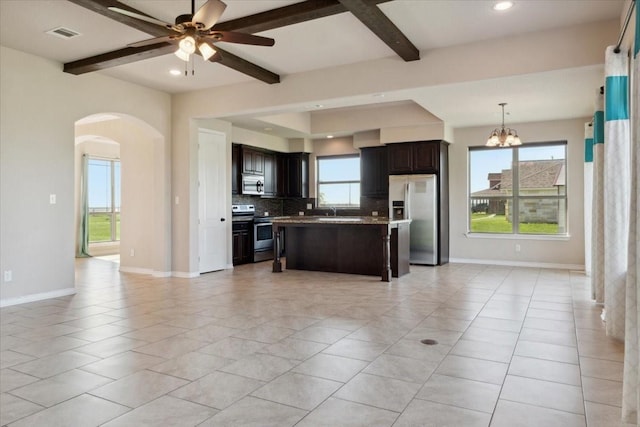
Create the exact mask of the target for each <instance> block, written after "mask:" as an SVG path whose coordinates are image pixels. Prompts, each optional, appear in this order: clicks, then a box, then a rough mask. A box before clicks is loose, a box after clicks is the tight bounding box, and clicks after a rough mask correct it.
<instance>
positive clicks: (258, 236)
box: [231, 205, 273, 264]
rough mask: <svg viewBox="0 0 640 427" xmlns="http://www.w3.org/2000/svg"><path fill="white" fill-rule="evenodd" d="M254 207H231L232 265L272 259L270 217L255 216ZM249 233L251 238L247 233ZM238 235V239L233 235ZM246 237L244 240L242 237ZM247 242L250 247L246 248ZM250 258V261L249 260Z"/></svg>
mask: <svg viewBox="0 0 640 427" xmlns="http://www.w3.org/2000/svg"><path fill="white" fill-rule="evenodd" d="M255 212H256V209H255V206H254V205H232V206H231V213H232V222H233V226H232V229H233V231H234V245H237V246H238V247H234V249H233V252H234V260H236V261H237V262H234V264H236V263H237V264H241V263H243V262H259V261H267V260H270V259H273V230H272V225H271V218H270V217H258V216H255ZM248 231H251V233H250V234H251V237H250V238H249V236H247V232H248ZM236 233H237V234H238V236H239V237H238V239H236V238H235V234H236ZM244 236H246V239H242V237H244ZM247 240H249V241H250V242H251V247H250V248H246V247H245V246H247V243H248V242H247ZM249 258H251V259H249Z"/></svg>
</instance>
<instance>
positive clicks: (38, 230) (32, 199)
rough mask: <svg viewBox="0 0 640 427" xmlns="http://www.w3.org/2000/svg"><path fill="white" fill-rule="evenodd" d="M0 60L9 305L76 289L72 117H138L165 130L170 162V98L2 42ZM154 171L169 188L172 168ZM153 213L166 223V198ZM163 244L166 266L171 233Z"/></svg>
mask: <svg viewBox="0 0 640 427" xmlns="http://www.w3.org/2000/svg"><path fill="white" fill-rule="evenodd" d="M0 64H2V72H1V73H0V94H1V95H2V96H0V162H1V167H0V230H2V231H1V233H0V271H8V270H10V271H12V273H13V280H12V281H11V282H9V283H5V282H4V280H3V282H2V284H1V286H0V304H2V305H5V304H11V303H16V302H21V301H27V300H30V299H34V298H35V299H38V298H43V297H53V296H58V295H63V294H69V293H72V292H74V281H75V278H74V266H75V264H74V263H75V258H74V256H75V220H74V219H75V212H74V193H75V192H74V170H75V164H74V145H75V144H74V138H75V135H74V123H75V122H76V121H77V120H78V119H80V118H83V117H86V116H88V115H91V114H96V113H102V112H110V113H121V114H128V115H131V116H135V117H139V118H140V119H141V120H143V121H144V122H146V123H148V124H149V125H150V126H152V127H153V128H155V129H157V131H158V132H159V134H160V135H162V136H163V139H164V142H165V143H164V144H163V147H162V149H161V153H158V155H159V156H161V157H162V159H159V160H158V161H159V162H160V163H161V164H164V165H165V166H167V165H168V163H166V162H168V157H167V153H168V147H169V144H168V142H169V141H170V140H169V133H170V128H171V110H170V103H171V98H170V96H169V95H167V94H165V93H162V92H159V91H155V90H151V89H147V88H144V87H141V86H137V85H134V84H130V83H125V82H122V81H119V80H116V79H113V78H109V77H104V76H101V75H99V74H88V75H83V76H73V75H70V74H65V73H62V72H61V65H60V64H59V63H56V62H53V61H48V60H45V59H42V58H38V57H35V56H33V55H29V54H25V53H21V52H18V51H16V50H13V49H8V48H5V47H1V46H0ZM156 172H157V173H158V174H160V175H159V176H158V175H156V178H157V179H160V180H162V181H163V182H164V188H167V185H168V183H169V177H170V174H169V169H168V168H166V167H165V168H163V169H162V170H160V171H156ZM50 194H56V196H57V203H56V204H55V205H51V204H49V195H50ZM156 215H157V218H158V221H159V222H160V223H162V229H163V230H168V229H169V216H168V199H167V200H166V201H165V203H164V204H163V206H161V207H160V209H159V210H158V211H157V212H156ZM166 234H167V237H168V232H166ZM159 250H160V252H162V254H161V256H159V257H156V258H161V259H162V262H163V263H164V264H165V265H168V263H167V261H168V259H169V258H170V246H169V240H168V238H167V239H165V246H164V247H163V248H159ZM159 268H160V269H161V270H166V269H167V267H166V266H159Z"/></svg>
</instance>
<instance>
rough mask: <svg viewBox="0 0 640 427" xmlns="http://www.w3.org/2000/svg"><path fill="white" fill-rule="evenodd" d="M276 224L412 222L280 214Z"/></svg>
mask: <svg viewBox="0 0 640 427" xmlns="http://www.w3.org/2000/svg"><path fill="white" fill-rule="evenodd" d="M273 222H274V223H275V224H344V225H378V224H402V223H410V222H411V220H410V219H397V220H392V219H389V218H385V217H379V216H303V215H300V216H278V217H274V218H273Z"/></svg>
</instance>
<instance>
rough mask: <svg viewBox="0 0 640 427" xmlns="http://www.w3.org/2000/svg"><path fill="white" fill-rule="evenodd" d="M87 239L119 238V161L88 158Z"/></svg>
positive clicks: (100, 240)
mask: <svg viewBox="0 0 640 427" xmlns="http://www.w3.org/2000/svg"><path fill="white" fill-rule="evenodd" d="M87 173H88V176H87V182H88V187H87V188H88V196H89V197H88V199H89V206H88V208H89V209H88V212H89V242H90V243H94V242H111V241H117V240H120V161H119V160H109V159H100V158H89V164H88V170H87Z"/></svg>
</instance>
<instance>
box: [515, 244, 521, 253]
mask: <svg viewBox="0 0 640 427" xmlns="http://www.w3.org/2000/svg"><path fill="white" fill-rule="evenodd" d="M516 252H520V245H519V244H516Z"/></svg>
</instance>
